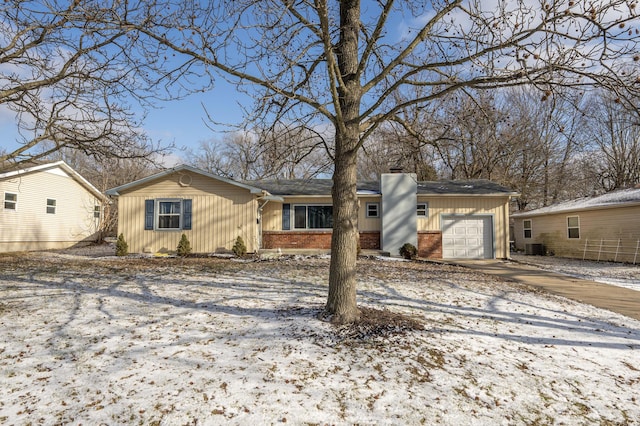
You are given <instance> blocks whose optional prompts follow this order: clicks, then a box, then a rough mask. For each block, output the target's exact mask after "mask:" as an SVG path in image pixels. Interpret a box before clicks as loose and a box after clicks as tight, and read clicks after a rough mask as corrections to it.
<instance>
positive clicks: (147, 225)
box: [144, 200, 156, 231]
mask: <svg viewBox="0 0 640 426" xmlns="http://www.w3.org/2000/svg"><path fill="white" fill-rule="evenodd" d="M155 204H156V202H155V200H145V201H144V230H145V231H149V230H153V208H154V206H155Z"/></svg>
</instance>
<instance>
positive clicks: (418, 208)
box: [416, 201, 429, 218]
mask: <svg viewBox="0 0 640 426" xmlns="http://www.w3.org/2000/svg"><path fill="white" fill-rule="evenodd" d="M421 206H424V207H421ZM421 211H424V214H420V212H421ZM416 216H418V217H424V218H427V217H429V203H428V202H427V201H421V202H419V203H418V204H416Z"/></svg>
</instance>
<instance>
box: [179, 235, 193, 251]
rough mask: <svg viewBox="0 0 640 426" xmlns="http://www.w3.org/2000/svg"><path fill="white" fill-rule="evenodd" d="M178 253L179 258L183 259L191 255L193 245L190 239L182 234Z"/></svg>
mask: <svg viewBox="0 0 640 426" xmlns="http://www.w3.org/2000/svg"><path fill="white" fill-rule="evenodd" d="M177 253H178V256H182V257H185V256H188V255H189V254H191V243H190V242H189V239H188V238H187V236H186V235H185V234H182V237H180V242H179V243H178V249H177Z"/></svg>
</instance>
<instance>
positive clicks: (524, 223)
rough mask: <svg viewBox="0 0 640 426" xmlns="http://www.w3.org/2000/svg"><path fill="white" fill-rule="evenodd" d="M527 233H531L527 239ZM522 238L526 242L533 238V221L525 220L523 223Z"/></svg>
mask: <svg viewBox="0 0 640 426" xmlns="http://www.w3.org/2000/svg"><path fill="white" fill-rule="evenodd" d="M527 222H529V227H528V228H527V226H526V223H527ZM526 231H529V234H530V235H529V236H528V237H527V234H526ZM522 237H523V238H524V239H526V240H530V239H531V238H533V219H524V220H523V221H522Z"/></svg>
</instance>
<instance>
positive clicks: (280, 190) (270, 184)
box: [246, 179, 515, 196]
mask: <svg viewBox="0 0 640 426" xmlns="http://www.w3.org/2000/svg"><path fill="white" fill-rule="evenodd" d="M246 183H247V184H248V185H251V186H255V187H258V188H262V189H264V190H266V191H268V192H269V193H271V194H273V195H327V196H328V195H331V186H332V185H333V181H332V180H331V179H286V180H285V179H282V180H279V179H276V180H257V181H249V182H246ZM357 188H358V192H361V193H362V192H367V193H373V194H380V182H378V181H363V182H358V186H357ZM418 194H423V195H429V194H433V195H492V194H502V195H515V193H514V192H513V191H512V190H510V189H508V188H506V187H504V186H502V185H498V184H496V183H493V182H491V181H488V180H484V179H475V180H465V181H456V180H441V181H420V182H418Z"/></svg>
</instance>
